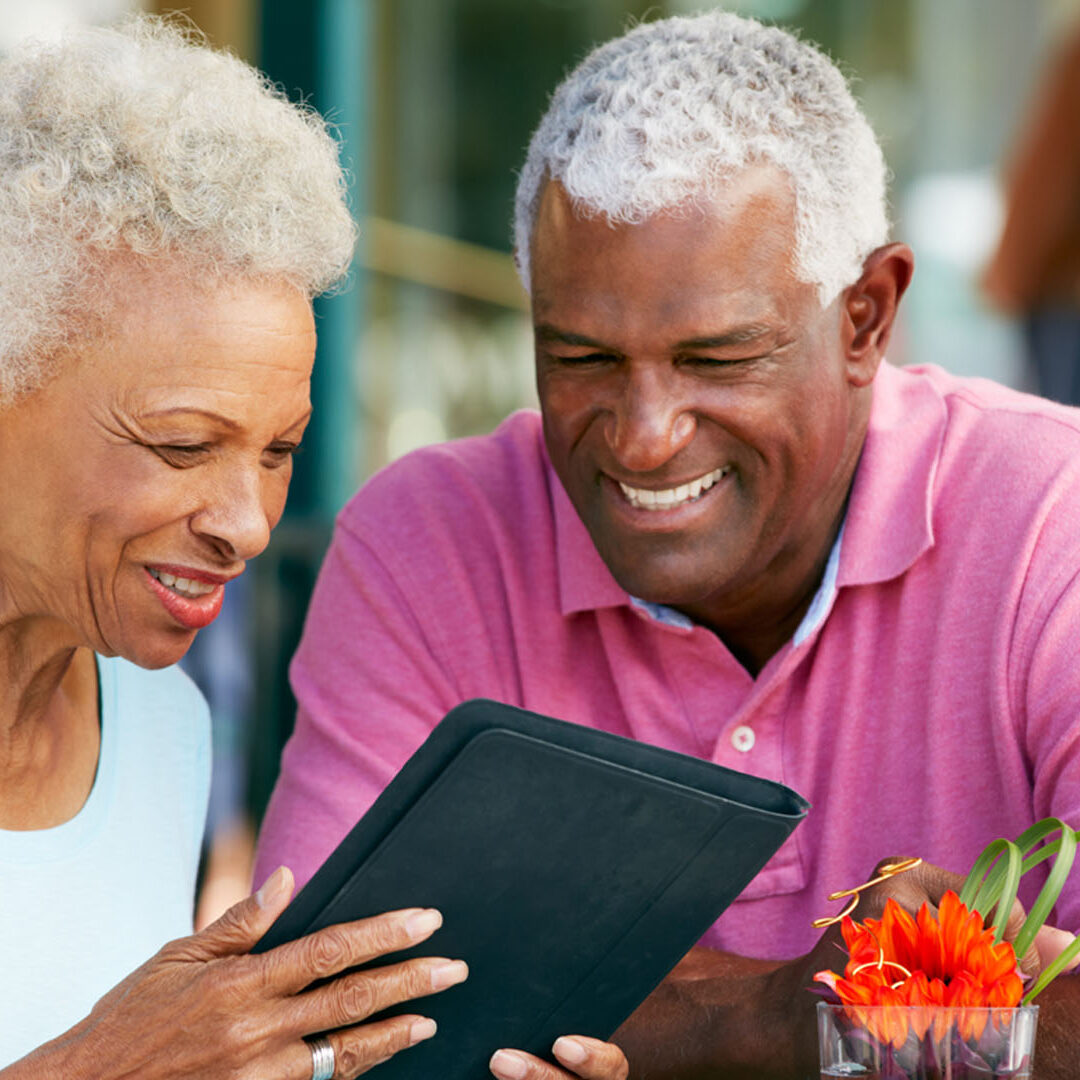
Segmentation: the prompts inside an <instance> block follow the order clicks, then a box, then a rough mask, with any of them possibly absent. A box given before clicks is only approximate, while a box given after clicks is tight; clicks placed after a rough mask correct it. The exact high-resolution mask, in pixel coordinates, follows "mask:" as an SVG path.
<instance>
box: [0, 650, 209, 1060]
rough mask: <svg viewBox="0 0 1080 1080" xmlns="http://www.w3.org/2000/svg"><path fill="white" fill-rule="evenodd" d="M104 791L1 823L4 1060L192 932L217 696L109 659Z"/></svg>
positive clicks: (97, 786)
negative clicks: (64, 810) (60, 810)
mask: <svg viewBox="0 0 1080 1080" xmlns="http://www.w3.org/2000/svg"><path fill="white" fill-rule="evenodd" d="M98 674H99V680H100V683H99V685H100V693H101V752H100V757H99V759H98V769H97V774H96V776H95V778H94V785H93V788H92V789H91V792H90V796H89V798H88V799H87V800H86V803H85V804H84V805H83V807H82V809H81V810H80V811H79V813H78V814H76V815H75V817H73V818H72V819H71V820H70V821H66V822H64V824H62V825H58V826H56V827H55V828H51V829H40V830H33V831H29V832H15V831H7V830H2V829H0V1067H3V1066H4V1065H8V1064H10V1063H11V1062H12V1061H16V1060H18V1059H19V1058H20V1057H22V1056H23V1055H24V1054H26V1053H28V1052H29V1051H31V1050H33V1049H35V1048H36V1047H38V1046H40V1045H41V1044H42V1043H43V1042H47V1041H48V1040H49V1039H52V1038H54V1037H55V1036H57V1035H59V1034H61V1033H63V1032H64V1031H66V1030H67V1029H68V1028H70V1027H71V1026H72V1025H74V1024H76V1023H77V1022H78V1021H79V1020H81V1019H82V1018H83V1017H84V1016H86V1015H87V1013H88V1012H89V1011H90V1009H91V1008H92V1007H93V1005H94V1003H95V1002H96V1001H97V1000H98V999H99V998H100V997H101V996H102V995H103V994H105V993H106V992H107V991H108V990H110V989H111V988H112V987H113V986H115V985H116V983H118V982H119V981H120V980H121V979H123V978H124V977H126V976H127V975H129V974H130V973H131V972H132V971H134V970H135V968H137V967H138V966H139V965H140V964H142V963H143V962H144V961H145V960H147V959H148V958H149V957H150V956H152V955H153V953H155V952H156V951H157V950H158V949H159V948H160V947H161V946H162V945H163V944H164V943H165V942H166V941H169V940H171V939H172V938H175V937H180V936H183V935H185V934H190V933H191V927H192V905H193V893H194V887H195V875H196V872H197V869H198V860H199V847H200V844H201V841H202V831H203V824H204V821H205V816H206V803H207V796H208V791H209V782H210V721H209V714H208V712H207V708H206V703H205V701H204V700H203V698H202V695H201V694H200V693H199V691H198V690H197V689H196V688H195V685H194V684H193V683H192V682H191V680H190V679H189V678H188V677H187V676H186V675H185V674H184V673H183V672H181V671H180V670H179V669H178V668H168V669H165V670H162V671H145V670H143V669H142V668H139V667H136V666H135V665H133V664H130V663H128V662H127V661H125V660H118V659H103V658H101V657H99V658H98Z"/></svg>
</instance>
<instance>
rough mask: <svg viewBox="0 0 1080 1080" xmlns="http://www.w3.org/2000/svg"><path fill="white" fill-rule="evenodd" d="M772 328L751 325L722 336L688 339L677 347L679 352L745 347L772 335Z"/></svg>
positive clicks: (757, 324)
mask: <svg viewBox="0 0 1080 1080" xmlns="http://www.w3.org/2000/svg"><path fill="white" fill-rule="evenodd" d="M772 332H773V330H772V327H769V326H763V325H761V324H759V323H750V324H749V325H747V326H737V327H735V328H734V329H733V330H727V331H725V332H724V333H722V334H707V335H705V336H704V337H694V338H687V339H686V341H680V342H679V343H678V345H676V346H675V347H676V348H677V349H679V350H687V351H690V352H698V351H700V350H702V349H725V348H729V347H731V346H732V345H745V344H747V343H748V342H751V341H757V340H758V339H760V338H763V337H765V336H766V335H768V334H770V333H772Z"/></svg>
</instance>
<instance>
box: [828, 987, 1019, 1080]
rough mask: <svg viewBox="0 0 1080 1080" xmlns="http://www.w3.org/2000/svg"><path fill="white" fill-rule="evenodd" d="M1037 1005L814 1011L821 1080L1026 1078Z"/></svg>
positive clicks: (831, 1007)
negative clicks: (841, 1079)
mask: <svg viewBox="0 0 1080 1080" xmlns="http://www.w3.org/2000/svg"><path fill="white" fill-rule="evenodd" d="M1038 1016H1039V1006H1038V1005H1021V1006H1018V1007H1016V1008H1011V1009H996V1008H978V1009H968V1008H944V1007H936V1006H922V1005H913V1006H892V1005H875V1006H862V1005H830V1004H827V1003H825V1002H821V1003H820V1004H819V1005H818V1007H817V1017H818V1050H819V1054H820V1060H821V1080H825V1078H826V1077H829V1078H835V1077H841V1076H843V1077H849V1076H860V1077H867V1078H873V1080H977V1078H982V1080H985V1078H988V1077H1014V1078H1016V1080H1026V1078H1029V1077H1030V1076H1031V1069H1032V1061H1033V1058H1034V1055H1035V1028H1036V1025H1037V1022H1038Z"/></svg>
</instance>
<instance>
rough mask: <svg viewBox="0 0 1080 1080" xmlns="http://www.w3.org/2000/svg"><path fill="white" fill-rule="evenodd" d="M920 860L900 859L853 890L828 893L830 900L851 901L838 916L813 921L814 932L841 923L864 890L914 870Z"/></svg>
mask: <svg viewBox="0 0 1080 1080" xmlns="http://www.w3.org/2000/svg"><path fill="white" fill-rule="evenodd" d="M921 862H922V859H917V858H916V859H900V860H899V861H898V862H891V863H886V864H885V865H884V866H883V867H882V868H881V869H880V870H879V871H878V876H877V877H876V878H873V879H872V880H870V881H867V882H866V883H865V884H863V885H856V886H855V888H854V889H842V890H841V891H840V892H834V893H829V899H830V900H842V899H843V898H844V897H845V896H850V897H851V899H850V900H849V901H848V902H847V904H845V905H844V910H843V911H841V912H840V914H839V915H832V916H826V917H825V918H822V919H815V920H814V921H813V923H812V924H811V925H812V926H813V927H814V929H815V930H824V929H825V928H826V927H828V926H835V925H836V924H837V923H838V922H841V921H842V920H843V919H844V918H845V917H846V916H848V915H850V914H851V913H852V912H853V911H854V910H855V908H856V907H858V905H859V894H860V893H861V892H862V891H863V890H864V889H869V888H870V887H871V886H873V885H880V884H881V883H882V882H883V881H888V880H889V878H891V877H896V875H897V874H903V873H906V872H907V871H908V870H914V869H915V867H916V866H918V865H919V863H921Z"/></svg>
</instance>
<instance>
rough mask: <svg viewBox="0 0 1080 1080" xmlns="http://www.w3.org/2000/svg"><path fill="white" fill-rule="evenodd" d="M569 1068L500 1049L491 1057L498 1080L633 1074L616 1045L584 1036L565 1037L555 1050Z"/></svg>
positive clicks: (608, 1079)
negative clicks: (561, 1067) (562, 1067)
mask: <svg viewBox="0 0 1080 1080" xmlns="http://www.w3.org/2000/svg"><path fill="white" fill-rule="evenodd" d="M552 1051H553V1053H554V1054H555V1057H556V1058H557V1059H558V1060H559V1061H560V1062H562V1064H563V1065H565V1066H566V1068H565V1069H560V1068H559V1067H558V1066H556V1065H551V1064H550V1063H548V1062H546V1061H541V1060H540V1058H537V1057H533V1055H532V1054H526V1053H524V1052H523V1051H521V1050H497V1051H496V1052H495V1053H494V1054H493V1055H492V1058H491V1062H490V1067H491V1071H492V1073H494V1075H495V1076H497V1077H498V1078H499V1080H569V1078H572V1077H575V1076H579V1077H583V1078H584V1080H626V1078H627V1076H628V1075H629V1073H630V1068H629V1066H628V1065H627V1062H626V1057H625V1056H624V1054H623V1052H622V1051H621V1050H620V1049H619V1048H618V1047H617V1046H616V1045H615V1044H614V1043H606V1042H601V1041H600V1040H599V1039H590V1038H586V1037H585V1036H584V1035H570V1036H563V1037H562V1038H561V1039H556V1040H555V1045H554V1046H553V1047H552Z"/></svg>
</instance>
